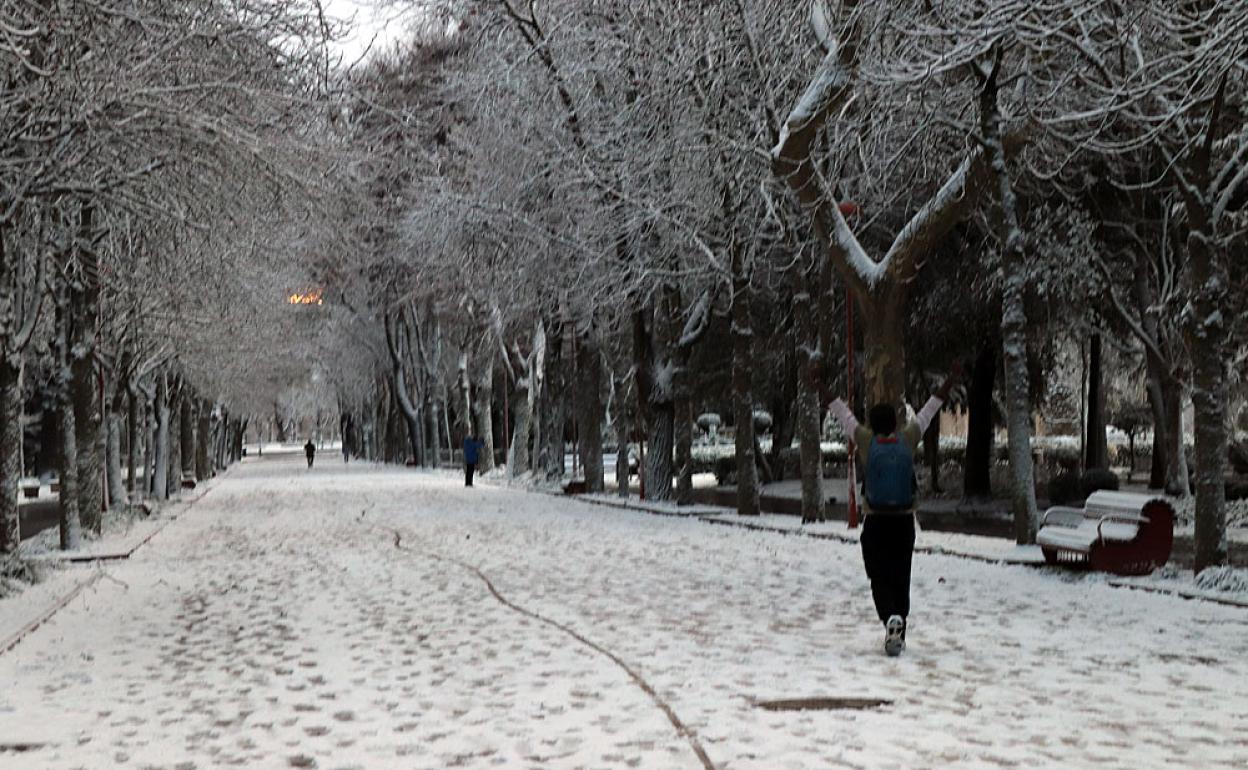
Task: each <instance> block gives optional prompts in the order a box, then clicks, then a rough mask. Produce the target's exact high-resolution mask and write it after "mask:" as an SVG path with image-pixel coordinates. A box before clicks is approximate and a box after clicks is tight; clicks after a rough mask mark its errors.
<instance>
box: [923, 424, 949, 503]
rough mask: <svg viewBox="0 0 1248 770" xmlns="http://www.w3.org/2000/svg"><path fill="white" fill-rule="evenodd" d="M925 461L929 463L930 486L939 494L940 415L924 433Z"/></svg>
mask: <svg viewBox="0 0 1248 770" xmlns="http://www.w3.org/2000/svg"><path fill="white" fill-rule="evenodd" d="M923 461H924V462H925V463H927V472H928V485H929V486H928V488H929V489H930V490H931V492H932V494H934V495H938V494H940V493H941V492H943V491H944V490H942V489H941V488H940V415H939V414H937V415H936V416H935V417H933V418H932V423H931V425H928V426H927V430H926V431H925V432H924V433H923Z"/></svg>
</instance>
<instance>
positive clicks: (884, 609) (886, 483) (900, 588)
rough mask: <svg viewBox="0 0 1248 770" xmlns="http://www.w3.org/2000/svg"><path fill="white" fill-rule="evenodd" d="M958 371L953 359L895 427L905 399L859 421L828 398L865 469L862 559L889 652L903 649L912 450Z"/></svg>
mask: <svg viewBox="0 0 1248 770" xmlns="http://www.w3.org/2000/svg"><path fill="white" fill-rule="evenodd" d="M960 373H961V367H960V366H959V365H957V364H955V365H954V367H953V370H952V371H951V372H950V374H949V377H947V378H946V379H945V382H944V383H943V384H942V385H941V387H940V389H939V390H938V391H937V392H936V394H935V395H933V396H932V397H931V398H929V399H928V401H927V403H926V404H924V405H923V408H922V409H920V410H919V413H918V414H917V415H915V417H914V419H907V420H905V421H904V422H903V423H902V424H901V425H900V427H899V426H898V420H897V416H898V412H899V411H901V412H902V414H905V411H904V410H905V405H904V404H903V405H901V407H900V410H899V409H898V407H897V406H896V405H893V404H876V405H875V406H873V407H871V409H870V411H869V412H868V416H867V423H868V424H867V425H866V426H863V425H861V424H859V422H858V420H857V418H856V417H854V413H853V412H852V411H850V409H849V406H848V405H847V404H846V403H845V402H844V401H842V400H841V399H839V398H838V399H836V400H835V401H833V402H832V406H831V410H832V414H833V415H834V416H835V417H836V418H837V420H838V421H839V422H840V424H841V428H842V429H843V430H844V431H845V435H846V436H849V437H851V438H852V439H853V441H854V444H855V447H856V451H857V453H858V455H857V459H858V462H859V467H861V468H863V469H865V471H864V473H863V481H864V484H865V489H864V494H863V495H862V496H861V497H860V498H859V500H860V504H861V506H862V510H863V514H864V518H863V523H862V536H861V540H860V542H861V543H862V561H863V565H864V566H865V567H866V571H867V579H868V580H870V581H871V596H872V599H873V600H874V602H875V610H876V613H877V614H878V615H879V617H880V622H882V623H883V624H884V652H885V653H886V654H888V655H889V656H897V655H900V654H901V652H902V650H904V649H905V648H906V627H907V624H908V620H909V616H910V568H911V563H912V561H913V558H914V537H915V523H914V511H915V507H916V495H915V491H916V490H917V489H918V482H917V480H916V478H915V474H914V456H915V452H916V451H917V450H918V447H919V442H920V441H922V440H923V434H924V433H925V432H926V431H927V426H928V425H930V424H931V421H932V419H933V418H935V417H936V415H937V414H938V413H939V412H940V408H941V406H942V405H943V404H944V403H945V401H946V400H948V398H949V391H950V390H951V389H952V388H953V386H954V385H955V384H956V383H957V380H958V377H959V376H960Z"/></svg>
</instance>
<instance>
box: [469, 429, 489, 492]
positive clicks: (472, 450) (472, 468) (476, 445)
mask: <svg viewBox="0 0 1248 770" xmlns="http://www.w3.org/2000/svg"><path fill="white" fill-rule="evenodd" d="M484 447H485V443H484V442H482V441H481V440H480V439H478V438H477V437H476V436H472V435H469V436H465V437H464V486H466V487H470V486H472V476H473V474H475V473H476V472H477V453H478V452H480V451H481V449H482V448H484Z"/></svg>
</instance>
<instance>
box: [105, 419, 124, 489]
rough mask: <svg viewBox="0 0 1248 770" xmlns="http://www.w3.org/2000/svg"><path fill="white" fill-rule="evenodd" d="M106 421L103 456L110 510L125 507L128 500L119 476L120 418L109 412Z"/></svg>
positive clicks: (122, 481)
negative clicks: (105, 439) (105, 445)
mask: <svg viewBox="0 0 1248 770" xmlns="http://www.w3.org/2000/svg"><path fill="white" fill-rule="evenodd" d="M105 420H106V421H107V447H108V451H107V452H106V454H105V457H106V461H107V474H108V504H109V507H111V508H120V507H122V506H125V505H126V504H127V503H128V502H129V500H128V498H127V496H126V484H125V481H124V480H123V479H122V475H121V434H122V422H121V420H122V417H121V415H120V414H118V413H117V412H109V413H108V416H107V417H106V418H105Z"/></svg>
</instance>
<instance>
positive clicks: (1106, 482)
mask: <svg viewBox="0 0 1248 770" xmlns="http://www.w3.org/2000/svg"><path fill="white" fill-rule="evenodd" d="M1101 490H1109V491H1112V492H1117V491H1118V474H1116V473H1114V472H1113V471H1111V470H1106V469H1105V468H1092V469H1091V470H1089V471H1088V472H1086V473H1084V474H1083V478H1081V479H1079V491H1080V492H1081V493H1082V494H1083V498H1084V499H1085V500H1086V499H1087V498H1088V495H1091V494H1092V493H1093V492H1099V491H1101Z"/></svg>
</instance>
